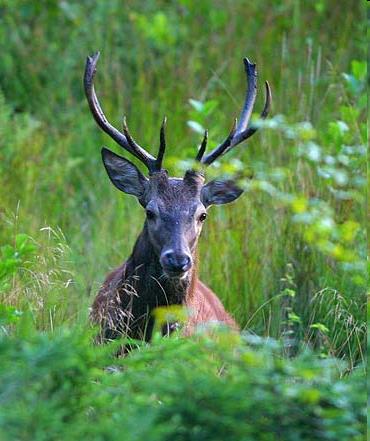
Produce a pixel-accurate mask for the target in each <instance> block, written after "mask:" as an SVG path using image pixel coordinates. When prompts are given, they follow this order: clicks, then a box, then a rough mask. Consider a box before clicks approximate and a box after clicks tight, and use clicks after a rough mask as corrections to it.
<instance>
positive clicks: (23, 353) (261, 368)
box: [0, 319, 365, 441]
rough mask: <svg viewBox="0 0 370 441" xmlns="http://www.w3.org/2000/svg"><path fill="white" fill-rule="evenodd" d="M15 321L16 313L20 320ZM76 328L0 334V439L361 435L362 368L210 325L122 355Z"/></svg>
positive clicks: (359, 437) (343, 437)
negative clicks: (347, 372)
mask: <svg viewBox="0 0 370 441" xmlns="http://www.w3.org/2000/svg"><path fill="white" fill-rule="evenodd" d="M22 320H23V319H22ZM91 339H92V337H91V333H86V332H84V331H82V330H81V329H78V328H74V329H73V328H72V329H69V330H66V329H59V331H58V332H56V333H54V334H45V333H36V332H35V331H34V330H33V329H32V327H31V328H29V327H28V328H27V331H26V334H24V335H23V336H22V338H20V337H19V336H17V335H13V336H11V337H6V338H1V339H0V356H1V360H2V363H1V364H0V385H1V386H0V438H1V439H2V440H4V441H7V440H9V441H10V440H14V439H19V440H31V439H32V440H33V441H41V440H47V441H52V440H70V439H89V440H101V439H104V440H119V439H122V437H123V436H124V439H125V440H137V439H150V440H153V441H154V440H161V441H163V440H167V439H168V440H170V439H176V440H212V441H215V440H224V439H227V438H230V439H235V440H246V441H249V440H251V441H252V440H255V439H260V440H268V441H272V440H281V439H284V440H287V441H288V440H292V441H296V440H310V441H314V440H320V441H323V440H334V439H336V440H337V439H340V440H343V441H345V440H351V441H352V440H362V439H364V436H365V435H364V432H365V391H364V384H365V376H364V375H363V374H361V373H354V374H353V375H351V376H350V377H348V378H347V377H344V378H341V376H340V372H341V369H342V366H341V364H340V363H339V362H338V361H337V360H334V359H327V360H320V359H318V358H317V356H315V355H314V354H312V353H310V352H305V353H303V354H301V355H300V356H299V357H297V358H295V359H293V360H284V359H283V358H281V356H280V349H279V346H278V344H277V343H276V342H274V341H272V340H270V339H267V340H264V339H258V338H256V337H251V336H248V335H245V336H244V337H242V339H241V340H240V338H237V339H236V338H235V336H232V335H229V334H228V333H225V332H222V331H219V332H218V333H216V334H215V335H214V337H213V338H210V337H209V336H207V335H202V334H200V335H199V336H198V339H197V340H195V339H192V340H191V339H183V338H178V337H172V338H167V339H160V340H157V341H156V342H154V343H153V344H152V345H151V346H150V347H144V348H142V349H139V350H135V351H133V352H132V353H131V354H130V355H129V356H128V357H126V358H124V359H118V360H117V359H114V358H112V356H111V355H110V354H111V353H112V351H113V348H112V347H109V346H108V347H104V348H102V347H93V346H92V345H91Z"/></svg>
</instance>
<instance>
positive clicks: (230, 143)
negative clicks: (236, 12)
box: [201, 58, 271, 165]
mask: <svg viewBox="0 0 370 441" xmlns="http://www.w3.org/2000/svg"><path fill="white" fill-rule="evenodd" d="M243 61H244V69H245V73H246V77H247V91H246V96H245V101H244V106H243V109H242V112H241V115H240V119H239V123H238V124H237V126H236V128H235V125H234V130H232V131H231V132H230V134H229V136H228V137H227V138H226V139H225V141H223V142H222V143H221V144H220V145H218V146H217V147H216V148H215V149H214V150H212V152H210V153H208V155H206V156H205V157H204V158H203V159H202V161H201V162H202V163H203V164H205V165H210V164H211V163H212V162H214V161H215V160H216V159H217V158H218V157H220V156H221V155H223V154H225V153H226V152H228V151H230V150H231V149H232V148H234V147H235V146H236V145H238V144H240V143H241V142H243V141H244V140H246V139H247V138H249V137H250V136H252V135H253V134H254V133H255V132H256V131H257V127H248V125H249V121H250V118H251V115H252V111H253V106H254V103H255V100H256V96H257V71H256V65H255V64H254V63H251V62H250V61H249V60H248V58H244V59H243ZM265 87H266V99H265V105H264V108H263V111H262V113H261V118H263V119H264V118H266V116H267V115H268V113H269V110H270V106H271V89H270V86H269V83H268V82H267V81H266V83H265Z"/></svg>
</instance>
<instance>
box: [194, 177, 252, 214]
mask: <svg viewBox="0 0 370 441" xmlns="http://www.w3.org/2000/svg"><path fill="white" fill-rule="evenodd" d="M242 193H243V190H242V189H241V188H239V187H238V186H237V185H236V184H235V182H234V181H230V180H228V181H220V180H217V179H215V180H214V181H211V182H208V184H206V185H205V186H204V187H203V188H202V191H201V193H200V199H201V201H202V203H203V205H204V206H205V207H209V206H210V205H222V204H228V203H229V202H232V201H235V199H237V198H238V197H239V196H240V195H241V194H242Z"/></svg>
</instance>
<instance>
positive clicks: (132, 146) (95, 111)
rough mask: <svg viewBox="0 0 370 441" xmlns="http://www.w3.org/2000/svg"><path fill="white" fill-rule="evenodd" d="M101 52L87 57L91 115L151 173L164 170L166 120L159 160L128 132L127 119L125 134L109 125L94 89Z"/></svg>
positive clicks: (86, 75) (86, 78) (86, 91)
mask: <svg viewBox="0 0 370 441" xmlns="http://www.w3.org/2000/svg"><path fill="white" fill-rule="evenodd" d="M99 55H100V52H96V53H95V54H94V55H92V56H91V57H87V60H86V66H85V75H84V87H85V94H86V98H87V101H88V103H89V107H90V110H91V113H92V115H93V117H94V119H95V121H96V123H97V124H98V126H99V127H100V128H101V129H102V130H103V131H104V132H105V133H107V134H108V135H109V136H110V137H111V138H113V139H114V140H115V141H116V142H117V143H118V144H119V145H120V146H121V147H123V148H124V149H125V150H127V151H128V152H129V153H131V154H132V155H134V156H135V157H136V158H137V159H139V160H140V161H141V162H142V163H143V164H144V165H145V166H146V167H147V168H148V170H149V173H154V172H157V171H160V170H161V168H162V160H163V156H164V152H165V148H166V141H165V124H166V120H165V119H164V120H163V123H162V127H161V136H160V138H161V142H160V147H159V152H158V158H157V159H156V158H154V157H153V156H152V155H151V154H150V153H148V152H147V151H146V150H145V149H143V148H142V147H140V146H139V144H137V143H136V141H135V140H134V139H133V138H132V136H131V135H130V133H129V131H128V127H127V123H126V118H124V119H123V133H121V132H120V131H119V130H117V129H116V128H115V127H113V126H112V124H110V123H109V121H108V120H107V118H106V117H105V115H104V112H103V110H102V108H101V106H100V104H99V101H98V98H97V96H96V93H95V89H94V76H95V73H96V64H97V62H98V59H99Z"/></svg>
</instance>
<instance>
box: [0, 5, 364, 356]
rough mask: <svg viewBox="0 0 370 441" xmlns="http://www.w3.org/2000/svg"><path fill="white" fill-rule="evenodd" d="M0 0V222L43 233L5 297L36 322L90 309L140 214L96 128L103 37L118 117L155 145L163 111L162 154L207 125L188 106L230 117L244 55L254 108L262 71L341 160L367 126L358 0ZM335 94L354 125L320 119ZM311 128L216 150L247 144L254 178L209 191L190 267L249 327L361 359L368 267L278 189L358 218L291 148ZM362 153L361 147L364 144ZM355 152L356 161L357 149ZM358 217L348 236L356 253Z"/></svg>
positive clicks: (267, 133)
mask: <svg viewBox="0 0 370 441" xmlns="http://www.w3.org/2000/svg"><path fill="white" fill-rule="evenodd" d="M0 14H1V15H0V25H1V26H0V37H3V38H0V50H1V53H2V62H1V64H0V88H1V95H0V97H1V100H0V131H1V137H0V147H1V148H0V172H1V175H0V201H1V202H0V214H1V229H0V239H1V242H2V243H8V244H14V240H15V237H16V235H17V233H19V232H22V233H27V234H29V235H30V236H32V238H33V239H34V241H35V242H36V244H37V246H36V250H35V251H34V252H33V254H32V259H34V260H35V261H36V262H34V263H33V265H34V266H33V268H35V267H36V268H37V269H36V270H34V269H33V270H32V271H33V273H32V274H28V276H27V271H28V270H27V264H26V263H25V264H24V265H23V263H22V265H21V273H22V277H21V278H20V279H17V280H15V281H14V282H13V284H12V285H11V287H10V289H7V290H6V291H4V292H3V293H2V294H1V296H2V297H1V300H2V301H5V302H7V303H11V304H14V305H20V306H21V307H25V304H28V305H29V307H30V308H31V309H32V311H33V312H34V317H35V321H36V322H37V324H38V326H39V327H40V328H42V329H50V328H53V327H55V326H57V325H58V324H61V323H64V322H65V321H76V320H80V321H83V320H85V319H86V310H87V306H88V305H89V304H90V303H91V301H92V299H93V297H94V295H95V293H96V291H97V289H98V287H99V285H100V283H101V282H102V280H103V278H104V275H105V274H106V273H107V272H108V271H109V270H110V269H111V268H113V267H115V266H117V265H118V264H120V263H121V262H122V261H123V260H124V259H125V258H126V257H127V256H128V255H129V253H130V251H131V248H132V245H133V243H134V240H135V238H136V236H137V234H138V233H139V231H140V228H141V224H142V222H143V219H144V216H143V213H142V211H141V209H140V207H138V204H137V203H136V201H135V200H133V199H132V198H130V197H128V196H122V195H120V194H118V193H117V192H116V191H115V190H114V189H113V187H112V186H111V185H110V183H109V181H108V179H107V177H106V175H105V172H104V170H103V167H102V165H101V160H100V154H99V149H100V147H101V146H102V145H107V146H109V147H110V148H113V149H116V147H115V146H114V144H113V142H112V141H111V140H109V139H108V138H107V137H106V135H104V134H101V133H100V132H99V130H98V129H97V128H96V126H95V124H94V122H93V120H92V118H91V116H90V114H89V111H88V108H87V105H86V102H85V98H84V96H83V91H82V73H83V69H84V61H85V57H86V56H87V55H88V54H91V53H92V52H93V51H95V50H97V49H99V50H101V52H102V54H101V59H100V61H99V66H98V74H97V79H96V82H97V90H98V93H99V95H100V96H101V100H102V102H103V105H104V110H105V112H106V114H107V115H108V116H109V118H110V119H111V120H112V121H113V122H114V123H115V124H116V125H120V121H121V118H122V115H123V113H125V114H126V115H127V118H128V122H129V125H130V128H131V130H132V132H133V133H134V134H135V137H136V138H137V139H138V140H139V142H140V143H141V144H143V145H145V146H149V149H151V150H154V149H156V146H157V143H158V135H159V124H160V121H161V119H162V116H163V115H164V114H166V115H167V117H168V144H169V148H168V157H167V158H166V166H167V167H168V169H169V170H170V172H176V173H179V168H181V167H179V161H180V160H187V159H189V158H193V157H194V155H195V151H196V146H197V145H198V144H199V141H200V137H199V135H198V134H197V133H195V132H194V131H192V130H191V129H190V128H189V126H188V125H187V122H188V121H189V120H194V119H198V122H199V123H201V124H204V125H207V126H208V127H209V128H210V137H211V142H214V143H215V142H217V141H219V140H221V139H222V137H223V136H225V134H226V133H227V132H228V130H229V126H230V124H231V121H232V119H233V118H234V117H235V116H237V115H238V112H239V109H240V107H241V103H242V100H243V94H244V88H245V85H244V81H245V79H244V73H243V70H242V62H241V60H242V57H243V56H248V57H250V58H251V59H252V60H253V61H255V62H257V66H258V70H259V77H260V87H259V98H258V99H257V103H256V110H258V109H260V108H261V107H262V104H263V91H262V80H264V79H268V80H269V81H270V84H271V87H272V90H273V96H274V106H273V115H275V116H276V115H278V114H284V115H285V117H286V126H287V127H295V129H294V130H296V131H297V129H296V126H295V125H294V124H295V123H297V122H300V121H310V122H311V123H312V126H313V127H314V128H315V130H316V133H317V135H316V139H315V142H317V143H318V144H319V145H320V147H321V149H322V151H321V154H322V156H324V155H329V156H333V157H335V158H336V159H335V160H337V159H338V155H340V154H341V152H340V151H339V150H340V148H342V147H343V146H345V145H346V144H347V143H348V144H349V145H350V146H353V147H354V148H355V147H357V146H358V145H361V144H363V143H364V139H365V138H364V136H365V135H364V129H363V127H364V117H365V116H364V104H363V100H362V96H361V95H362V93H363V91H362V90H360V86H359V84H357V85H356V84H355V82H356V81H357V82H358V83H360V79H359V78H360V77H361V75H360V74H358V75H357V76H356V72H354V70H355V71H356V65H355V68H354V67H353V60H359V62H360V65H361V62H362V61H363V60H364V59H365V42H364V39H363V32H364V25H365V17H364V10H363V8H362V6H361V4H360V2H357V1H349V2H344V3H343V2H342V3H341V4H339V3H338V2H334V1H329V0H328V1H324V0H318V1H316V2H314V3H309V2H303V1H299V0H286V1H278V2H274V3H271V2H249V1H241V0H240V1H226V2H225V1H222V2H221V1H210V0H205V1H202V2H200V3H199V2H195V1H193V0H186V1H185V0H183V1H181V2H167V1H159V2H154V1H153V2H152V1H147V2H135V1H128V2H124V3H123V2H120V1H118V0H112V1H110V2H99V1H95V0H90V1H85V2H73V1H64V2H56V1H55V2H50V3H49V4H48V6H47V7H45V6H44V5H42V4H41V3H40V2H36V1H34V2H33V1H31V2H24V1H21V0H15V1H4V2H1V10H0ZM351 63H352V64H351ZM351 66H352V67H351ZM358 69H359V68H357V70H358ZM344 73H346V74H347V80H348V81H347V80H346V77H343V74H344ZM357 73H358V72H357ZM351 81H352V83H351ZM351 87H352V88H356V87H358V88H359V89H358V90H352V89H351ZM190 98H192V99H196V100H199V101H201V102H203V103H204V102H205V103H206V102H209V101H210V100H214V105H213V107H214V109H213V110H212V111H211V112H210V113H209V114H208V115H203V114H199V113H198V114H197V113H196V112H194V108H193V107H192V106H191V104H189V99H190ZM343 107H345V108H347V121H346V124H347V125H348V127H349V129H350V133H351V139H347V138H346V139H344V138H343V139H342V138H341V139H339V141H338V139H337V138H336V136H337V135H336V134H335V133H330V130H329V128H330V127H331V126H330V124H333V123H336V121H337V120H341V121H342V120H343V119H344V116H343V110H341V108H343ZM278 125H279V124H278ZM346 136H347V135H346ZM310 140H311V139H308V140H305V139H303V140H302V139H301V138H299V137H295V136H293V137H289V133H288V129H287V130H285V131H284V130H275V129H274V128H273V127H272V126H270V127H266V128H265V130H262V129H261V131H260V132H259V134H257V135H255V137H254V138H253V139H251V141H250V142H249V143H248V146H245V148H244V147H242V146H240V148H238V149H236V150H235V153H234V154H232V155H229V156H230V157H229V158H225V160H223V162H224V163H228V162H229V161H230V160H231V157H232V158H234V159H238V160H240V161H241V164H243V168H245V170H244V172H242V173H241V175H242V176H243V177H244V181H243V182H244V184H243V185H244V186H245V187H246V189H249V191H248V192H246V194H245V195H244V196H243V197H242V198H241V199H240V200H239V201H238V203H237V204H235V205H231V206H228V207H225V208H214V209H212V213H211V216H209V221H208V220H207V226H206V227H205V231H204V235H203V237H202V239H201V245H200V256H201V258H200V274H201V276H202V279H203V280H204V281H205V282H206V283H207V284H208V285H209V286H211V287H212V289H214V290H215V291H216V292H217V293H218V294H219V296H220V297H221V299H222V300H223V302H224V303H225V305H226V307H227V308H228V309H229V310H230V311H231V312H232V313H233V314H234V315H235V317H236V319H237V320H238V322H239V323H240V324H241V326H242V327H246V328H248V330H250V331H253V332H256V333H258V334H264V335H273V336H278V335H291V336H292V339H293V340H289V341H290V342H291V341H293V342H295V343H294V344H296V345H299V344H300V342H302V341H304V342H305V343H304V344H310V345H311V344H312V345H315V346H317V347H320V348H321V350H322V351H323V353H327V352H332V353H334V354H335V355H338V356H343V357H347V358H348V359H350V360H351V361H352V363H355V362H356V361H358V360H359V359H361V358H362V350H363V344H364V338H365V332H364V320H365V308H364V291H365V288H364V285H365V282H364V280H363V279H361V280H359V279H358V278H357V280H355V279H354V277H352V272H353V271H354V270H353V271H352V270H348V264H350V263H351V262H347V261H350V260H351V259H347V260H346V258H341V256H339V257H340V258H339V259H338V258H337V257H338V256H333V255H331V254H330V252H328V250H326V249H323V246H321V247H320V244H322V240H321V239H322V237H321V236H317V234H318V233H317V231H316V230H315V231H314V233H312V234H313V236H312V234H311V236H310V237H308V236H309V233H310V231H311V230H312V228H313V227H312V225H305V224H304V223H302V222H301V223H300V221H299V222H298V223H297V216H296V215H297V214H299V213H298V212H294V209H293V211H292V199H289V198H287V197H288V196H289V197H291V198H294V197H296V199H294V200H298V201H299V200H301V199H300V198H302V196H304V197H305V198H306V200H307V201H311V200H313V199H317V200H323V201H326V202H328V204H329V205H330V206H332V207H333V209H334V219H335V221H336V222H337V225H338V226H339V227H340V225H341V224H343V223H345V222H346V221H348V220H353V221H355V222H356V223H358V224H362V225H363V224H364V222H365V213H364V208H363V207H364V205H363V204H364V202H363V199H362V198H361V197H357V196H356V197H355V196H353V197H352V196H351V198H350V199H342V200H340V199H338V198H335V197H334V196H333V194H332V193H331V189H330V187H332V186H333V185H332V183H333V179H329V181H328V180H325V178H323V177H322V176H321V177H320V175H318V173H317V171H318V168H319V167H321V166H322V164H321V163H320V164H318V163H315V162H313V161H312V160H310V159H309V158H308V159H307V157H305V153H303V154H302V152H300V151H299V146H301V147H302V146H304V147H307V146H308V142H309V141H310ZM117 151H118V150H117ZM356 158H357V159H358V160H359V161H363V160H362V159H361V153H359V154H358V157H357V156H356ZM236 164H238V163H236ZM180 166H181V164H180ZM354 167H355V166H354ZM356 167H357V168H353V170H355V172H354V173H355V174H356V175H358V176H360V175H361V173H363V171H364V165H363V162H360V164H359V165H357V166H356ZM351 170H352V169H351ZM216 171H217V170H216ZM223 171H225V170H224V169H223ZM210 173H212V171H210ZM279 173H280V174H279ZM247 175H254V181H253V180H252V181H249V179H247V178H246V177H247ZM279 176H283V178H282V179H281V180H279V179H280V178H279ZM251 182H252V184H251ZM253 182H254V183H253ZM266 183H268V184H271V185H273V186H274V188H277V189H278V190H279V192H278V193H273V194H272V193H271V192H269V191H267V190H266V188H267V187H266ZM334 187H335V185H334ZM337 187H338V185H337ZM334 189H335V188H334ZM359 191H360V190H358V192H359ZM288 199H289V201H288ZM293 208H294V207H293ZM307 210H308V209H307ZM295 216H296V217H295ZM315 225H316V224H315ZM339 227H338V228H339ZM310 228H311V230H310ZM333 231H334V233H335V234H337V232H338V231H339V230H338V229H335V228H334V227H333ZM334 233H333V234H334ZM315 234H316V236H315ZM325 234H327V236H329V235H330V234H331V232H328V233H325ZM338 234H339V233H338ZM361 234H362V233H361V231H360V232H358V233H357V235H356V237H355V238H354V239H353V241H352V242H349V247H353V248H354V249H356V250H358V253H359V254H361V253H363V248H361V245H362V243H363V242H364V236H361ZM325 240H326V239H325ZM333 240H334V239H333ZM335 240H336V239H335ZM318 245H319V246H318ZM14 247H15V249H16V246H15V245H14ZM356 252H357V251H356ZM63 256H68V258H66V259H65V260H64V257H63ZM342 257H343V256H342ZM60 259H61V260H60ZM352 263H353V262H352ZM346 264H347V267H346ZM287 274H289V277H288V279H287V277H286V276H287ZM356 274H357V273H356ZM361 277H362V278H363V276H361ZM361 277H360V278H361ZM287 290H288V291H287ZM313 325H315V326H313ZM287 332H288V334H287ZM289 344H290V343H289Z"/></svg>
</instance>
